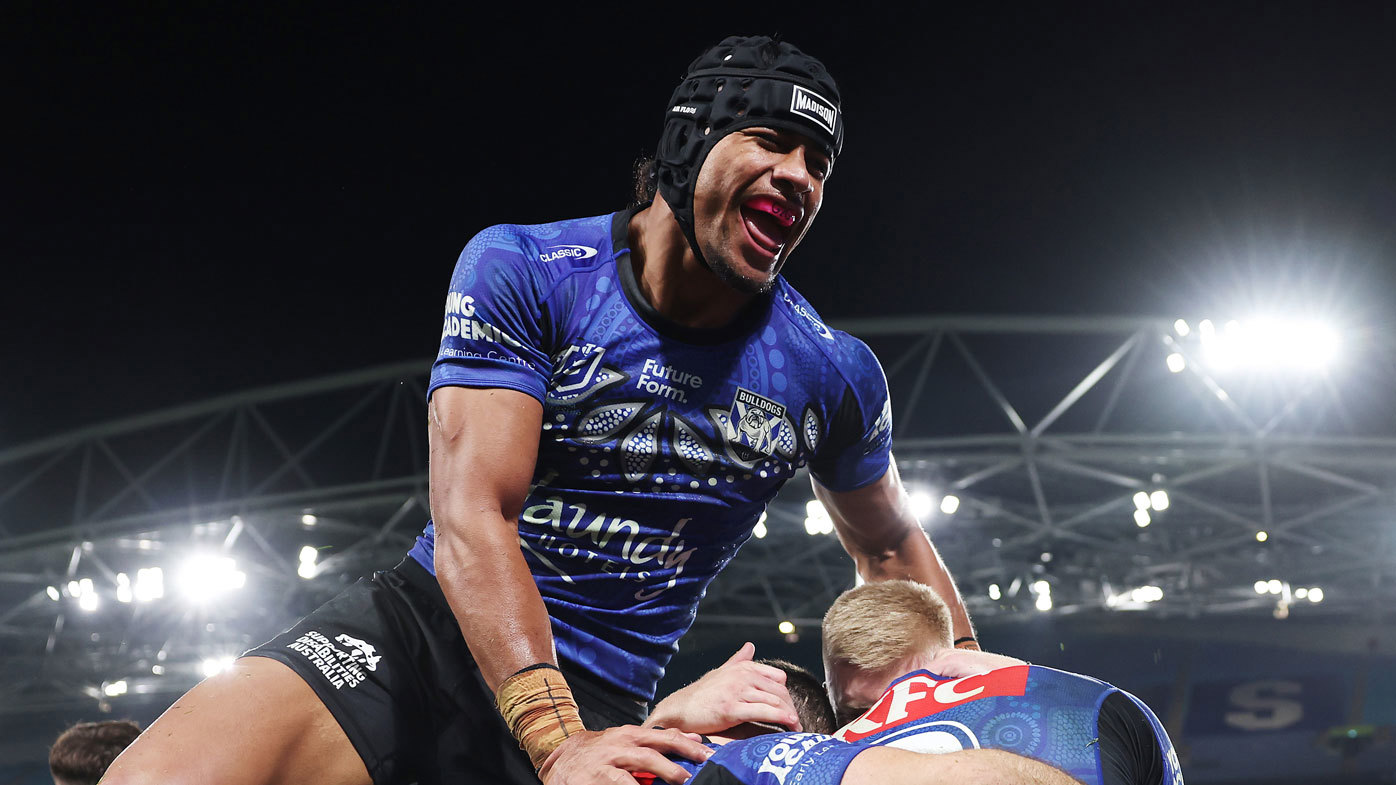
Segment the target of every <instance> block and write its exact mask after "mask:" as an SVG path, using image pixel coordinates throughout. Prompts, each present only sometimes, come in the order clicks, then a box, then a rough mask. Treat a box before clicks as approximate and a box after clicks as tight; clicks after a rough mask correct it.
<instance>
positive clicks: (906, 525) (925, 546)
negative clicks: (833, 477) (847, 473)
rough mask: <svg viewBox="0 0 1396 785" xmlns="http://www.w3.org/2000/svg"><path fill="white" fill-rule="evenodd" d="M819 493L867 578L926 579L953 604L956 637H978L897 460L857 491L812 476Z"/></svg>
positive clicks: (841, 537)
mask: <svg viewBox="0 0 1396 785" xmlns="http://www.w3.org/2000/svg"><path fill="white" fill-rule="evenodd" d="M813 485H814V495H815V497H816V498H818V499H819V501H820V502H821V503H822V504H823V505H824V507H825V509H827V510H828V511H829V517H830V518H832V519H833V521H834V532H835V533H836V534H837V535H838V538H839V541H840V542H842V543H843V547H844V549H845V550H847V551H848V554H849V555H850V556H852V557H853V561H854V563H855V564H856V565H857V568H858V574H859V575H860V576H862V578H863V580H865V581H869V582H872V581H882V580H892V579H899V578H900V579H907V580H913V581H917V582H918V583H924V584H926V585H927V586H930V587H931V588H932V589H934V590H935V591H936V593H937V594H939V595H940V596H941V597H942V598H944V599H945V601H946V604H947V605H948V606H949V607H950V615H951V619H952V621H953V622H954V632H955V639H956V640H963V639H970V640H973V638H974V628H973V626H972V625H971V624H970V619H969V613H968V612H967V611H966V610H965V604H964V600H963V599H961V597H960V592H959V590H958V589H956V588H955V581H954V580H953V579H952V578H951V577H950V572H949V570H947V569H946V568H945V562H943V561H941V558H940V554H939V553H938V552H937V551H936V549H935V546H934V545H932V544H931V540H930V538H929V537H927V536H926V533H925V531H924V530H923V529H922V528H921V523H920V521H918V520H916V516H915V515H913V514H912V512H911V500H910V498H909V497H908V495H907V492H906V487H905V486H904V485H902V480H901V474H900V473H899V472H898V471H897V463H896V461H895V460H892V461H891V463H890V465H889V466H888V468H887V472H886V473H885V474H883V475H882V477H881V478H880V479H878V480H876V481H875V482H873V483H871V484H869V485H866V486H864V487H862V488H858V489H856V490H852V491H842V492H840V491H832V490H830V489H828V488H825V487H824V486H822V485H820V484H819V482H818V481H813Z"/></svg>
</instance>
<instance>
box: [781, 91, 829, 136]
mask: <svg viewBox="0 0 1396 785" xmlns="http://www.w3.org/2000/svg"><path fill="white" fill-rule="evenodd" d="M790 111H792V112H794V113H795V114H797V115H800V116H801V117H808V118H809V119H811V120H813V121H814V122H815V123H816V124H817V125H819V126H820V127H821V128H823V129H824V130H826V131H828V132H829V133H830V134H833V133H834V124H835V123H837V122H838V118H839V110H838V109H837V108H836V107H835V106H834V104H833V102H831V101H830V100H829V99H827V98H825V97H824V96H822V95H820V94H819V93H816V92H815V91H813V90H808V89H806V88H803V87H801V86H799V85H795V92H793V93H791V94H790Z"/></svg>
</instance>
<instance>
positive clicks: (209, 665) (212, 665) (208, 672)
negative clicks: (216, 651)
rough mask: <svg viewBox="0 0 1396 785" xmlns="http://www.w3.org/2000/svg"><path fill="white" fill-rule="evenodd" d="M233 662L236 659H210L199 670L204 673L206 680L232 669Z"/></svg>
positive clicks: (226, 657)
mask: <svg viewBox="0 0 1396 785" xmlns="http://www.w3.org/2000/svg"><path fill="white" fill-rule="evenodd" d="M233 660H234V658H233V657H232V656H223V657H210V658H208V659H206V660H204V661H203V662H202V663H201V664H200V666H199V669H200V670H202V671H203V674H204V677H205V678H207V677H210V676H217V675H218V674H220V673H222V672H223V671H226V670H228V669H230V668H232V667H233Z"/></svg>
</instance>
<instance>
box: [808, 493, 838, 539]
mask: <svg viewBox="0 0 1396 785" xmlns="http://www.w3.org/2000/svg"><path fill="white" fill-rule="evenodd" d="M833 531H834V519H833V518H830V517H829V511H828V510H826V509H824V505H823V504H821V503H820V502H819V500H818V499H810V500H809V501H807V502H805V533H806V534H810V535H815V534H831V533H833Z"/></svg>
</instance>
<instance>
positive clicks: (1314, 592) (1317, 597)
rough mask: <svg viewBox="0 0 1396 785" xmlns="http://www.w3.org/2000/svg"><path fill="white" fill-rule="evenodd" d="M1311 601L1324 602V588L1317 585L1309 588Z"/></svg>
mask: <svg viewBox="0 0 1396 785" xmlns="http://www.w3.org/2000/svg"><path fill="white" fill-rule="evenodd" d="M1309 602H1323V589H1320V588H1319V587H1317V586H1315V587H1313V588H1312V589H1309Z"/></svg>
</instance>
